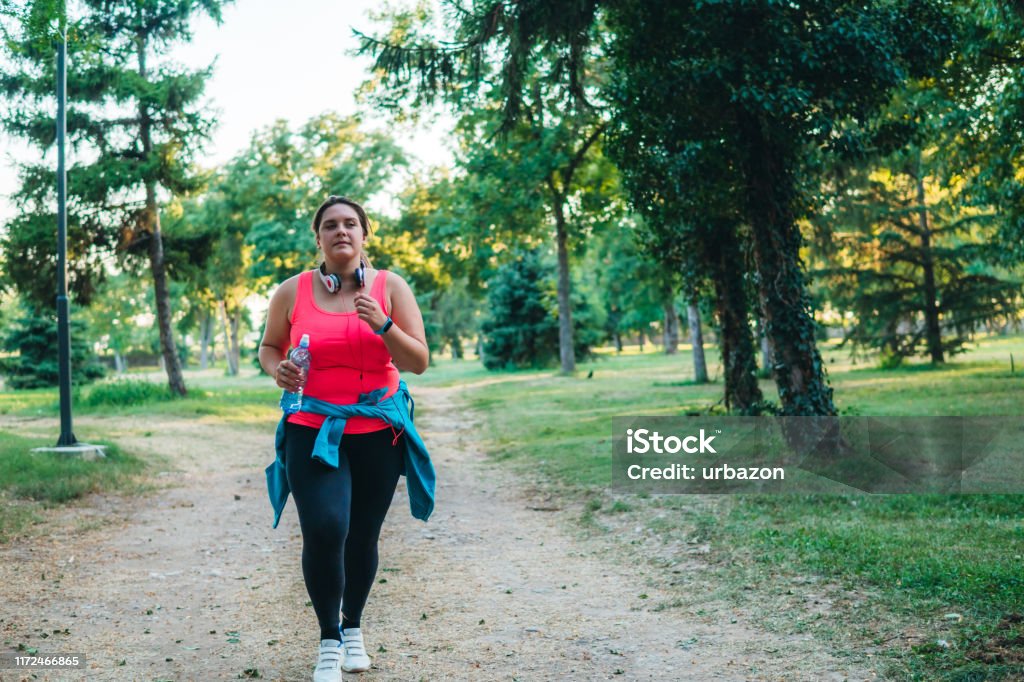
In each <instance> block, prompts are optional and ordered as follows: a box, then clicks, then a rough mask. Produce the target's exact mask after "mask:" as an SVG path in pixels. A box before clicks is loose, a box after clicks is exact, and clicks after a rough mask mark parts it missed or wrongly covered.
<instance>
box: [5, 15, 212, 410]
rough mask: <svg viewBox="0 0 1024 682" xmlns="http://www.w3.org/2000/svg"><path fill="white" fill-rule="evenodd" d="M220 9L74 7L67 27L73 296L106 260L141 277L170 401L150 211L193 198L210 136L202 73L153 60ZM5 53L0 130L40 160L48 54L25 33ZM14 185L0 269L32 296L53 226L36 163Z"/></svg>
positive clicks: (161, 268)
mask: <svg viewBox="0 0 1024 682" xmlns="http://www.w3.org/2000/svg"><path fill="white" fill-rule="evenodd" d="M224 4H226V3H225V1H222V0H137V1H135V2H131V3H123V2H115V1H114V0H83V1H82V2H81V3H78V4H77V5H76V8H80V10H81V12H82V15H81V16H80V17H77V18H74V19H73V20H72V21H70V22H69V31H68V33H69V36H70V44H69V68H68V80H67V84H68V104H69V116H68V140H69V142H70V144H71V145H72V149H73V156H72V158H73V159H74V163H73V164H72V165H71V166H70V168H69V173H68V177H69V182H68V190H69V191H68V229H69V263H72V264H75V265H73V266H72V271H73V272H72V278H71V285H72V291H73V292H75V293H77V294H78V299H77V300H79V302H87V297H88V295H89V294H91V292H92V291H93V290H94V289H95V286H96V281H97V280H98V279H100V278H101V277H102V267H101V265H100V261H101V260H102V256H103V254H104V253H109V252H111V251H113V252H115V253H117V254H118V255H119V256H120V258H121V261H122V265H124V266H125V267H130V268H136V269H141V268H142V267H146V268H148V270H149V274H150V276H151V277H152V280H153V286H154V291H155V293H156V320H157V325H158V327H159V330H160V351H161V354H162V356H163V358H164V363H165V367H166V371H167V378H168V383H169V385H170V388H171V390H172V391H174V392H175V393H177V394H179V395H184V394H185V392H186V389H185V382H184V379H183V377H182V373H181V363H180V360H179V357H178V353H177V350H176V348H175V341H174V335H173V329H172V325H171V305H170V295H169V283H168V276H167V267H166V262H165V255H164V242H163V235H162V232H161V229H160V212H159V208H160V204H161V202H162V201H163V200H164V199H165V197H166V194H167V193H170V194H171V195H178V194H185V193H188V192H190V191H193V190H195V189H197V188H198V186H199V182H198V180H197V177H196V176H195V174H194V173H193V172H192V157H193V155H194V154H195V152H196V151H197V149H198V146H199V145H200V144H201V143H202V142H203V141H204V140H206V139H207V138H208V136H209V131H210V128H211V126H212V120H211V119H210V118H209V117H208V116H207V115H206V113H205V112H203V111H202V110H201V109H200V106H199V101H200V98H201V97H202V95H203V89H204V87H205V84H206V81H207V80H208V79H209V77H210V75H211V73H212V67H206V68H203V69H199V70H188V69H185V68H182V67H180V66H177V65H174V64H173V63H171V62H169V61H166V60H161V58H162V57H165V56H166V55H167V54H168V52H169V50H170V49H171V47H172V45H173V44H174V43H176V42H179V41H183V40H185V41H187V40H189V39H190V38H191V22H192V21H193V20H194V19H195V18H197V17H198V16H199V15H200V14H205V15H208V16H210V17H211V18H212V19H214V20H215V21H220V16H221V8H222V6H223V5H224ZM62 9H63V8H59V7H55V8H54V11H58V12H59V11H62ZM9 47H10V48H11V50H10V66H9V67H8V68H7V69H6V70H5V71H4V72H2V73H0V91H2V92H3V93H4V95H5V96H6V98H7V100H8V103H9V106H8V107H7V108H6V110H5V113H4V114H3V117H2V122H3V125H4V127H5V128H6V129H7V130H8V132H10V133H12V134H15V135H18V136H21V137H24V138H26V139H27V140H28V141H30V142H31V143H33V144H34V145H36V146H37V147H38V148H39V149H40V150H41V151H43V152H45V151H46V150H47V149H49V148H50V147H51V146H52V145H53V143H54V137H55V136H54V126H53V122H52V116H51V113H50V100H51V99H52V97H53V90H54V88H53V83H54V62H53V58H52V50H51V48H50V46H49V45H47V44H46V43H45V41H42V42H41V41H39V40H38V36H36V35H32V34H29V33H28V32H25V33H24V34H23V35H22V36H20V38H19V39H18V40H12V41H10V42H9ZM21 174H22V188H21V191H20V192H19V194H18V196H17V197H16V201H17V203H18V207H19V209H20V211H19V214H20V215H21V216H22V217H21V218H19V219H17V220H16V221H15V224H13V225H9V226H8V233H7V236H6V238H5V240H4V244H3V250H4V252H5V254H6V256H5V260H6V261H7V262H6V263H5V266H6V267H7V268H9V269H10V272H11V278H12V279H13V281H14V282H15V284H16V285H17V286H19V287H22V286H27V288H28V290H27V291H26V293H28V294H29V295H38V294H39V293H40V292H39V291H37V290H36V289H35V288H33V287H32V285H31V282H32V281H33V280H34V279H36V278H35V277H33V276H31V275H32V273H36V272H39V271H41V270H46V269H50V268H52V267H53V258H54V257H53V255H52V253H51V250H50V249H48V248H46V247H45V245H46V244H48V243H49V241H50V232H51V231H52V227H51V226H52V225H53V224H54V223H53V215H52V208H51V206H52V205H53V203H54V201H53V195H54V190H53V187H54V184H55V183H54V173H53V171H52V170H51V169H50V168H49V167H47V166H46V165H44V164H42V163H37V164H29V165H26V166H24V167H23V168H22V173H21ZM19 268H20V269H19ZM47 298H49V296H48V297H47Z"/></svg>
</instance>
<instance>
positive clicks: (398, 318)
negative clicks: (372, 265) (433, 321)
mask: <svg viewBox="0 0 1024 682" xmlns="http://www.w3.org/2000/svg"><path fill="white" fill-rule="evenodd" d="M379 276H380V275H379V273H378V277H379ZM387 284H388V286H389V287H390V290H391V297H390V298H391V320H392V322H393V324H392V325H391V329H389V330H388V331H386V332H384V333H383V334H381V338H382V339H383V340H384V345H385V346H387V348H388V351H389V352H390V353H391V359H392V360H393V361H394V363H395V367H397V368H398V369H400V370H404V371H409V372H413V373H415V374H423V372H425V371H426V370H427V365H428V364H429V363H430V351H429V350H428V349H427V335H426V331H425V330H424V328H423V315H422V313H420V306H419V304H418V303H416V296H414V295H413V293H412V289H411V288H410V287H409V284H408V282H406V281H405V280H404V279H402V278H401V277H399V276H398V275H396V274H395V273H393V272H390V271H389V272H388V279H387ZM356 311H358V313H359V318H360V319H362V320H364V321H365V322H366V323H367V324H368V325H370V328H371V329H373V330H374V331H377V330H378V329H380V328H381V326H382V325H383V324H384V322H385V321H387V315H385V314H384V311H383V310H381V309H380V304H378V303H377V301H376V300H375V299H374V298H373V297H371V296H367V295H366V294H363V293H359V294H356Z"/></svg>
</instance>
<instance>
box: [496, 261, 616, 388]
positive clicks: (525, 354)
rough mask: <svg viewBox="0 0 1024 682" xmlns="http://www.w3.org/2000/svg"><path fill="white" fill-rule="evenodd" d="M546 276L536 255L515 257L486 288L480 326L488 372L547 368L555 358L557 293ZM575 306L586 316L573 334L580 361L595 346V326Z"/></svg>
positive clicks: (585, 307) (582, 306)
mask: <svg viewBox="0 0 1024 682" xmlns="http://www.w3.org/2000/svg"><path fill="white" fill-rule="evenodd" d="M549 273H550V270H549V269H547V268H546V267H545V265H544V262H543V259H542V257H541V255H540V252H539V251H538V250H536V249H534V250H531V251H525V252H519V253H517V255H516V258H514V259H512V260H511V261H509V262H508V263H506V264H505V265H503V266H502V267H500V268H498V270H497V272H496V273H495V276H494V278H493V279H492V280H491V281H490V282H489V286H488V292H487V315H486V316H485V318H484V320H483V322H482V323H481V333H482V334H483V337H484V341H483V356H484V357H483V362H484V366H485V367H487V368H488V369H510V368H514V367H545V366H547V365H548V364H550V363H551V362H552V361H553V360H555V359H556V358H558V357H559V353H558V343H559V335H558V317H557V304H555V302H554V296H553V294H554V291H553V290H554V289H555V287H554V286H552V282H551V278H550V274H549ZM574 304H575V305H576V306H577V307H578V308H579V309H581V310H582V311H583V312H584V314H582V315H578V316H577V317H576V319H575V324H576V329H575V330H574V331H575V332H576V333H575V334H574V338H575V339H576V342H577V345H576V347H575V348H574V352H575V353H576V358H577V359H582V358H583V357H585V356H586V355H588V354H589V352H590V346H591V345H592V344H593V343H595V342H596V341H597V340H598V337H597V335H596V334H595V330H596V328H597V326H598V324H597V320H596V319H594V317H593V316H592V315H590V314H588V313H589V312H590V306H588V305H586V304H585V302H584V301H583V300H580V299H577V301H574ZM588 331H589V333H588Z"/></svg>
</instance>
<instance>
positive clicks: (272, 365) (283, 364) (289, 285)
mask: <svg viewBox="0 0 1024 682" xmlns="http://www.w3.org/2000/svg"><path fill="white" fill-rule="evenodd" d="M295 293H296V281H295V278H291V279H288V280H285V281H284V282H283V283H282V284H281V286H279V287H278V288H277V291H275V292H274V295H273V296H271V297H270V307H269V308H268V309H267V327H266V329H264V330H263V340H262V341H260V352H259V358H260V366H261V367H262V368H263V371H264V372H266V373H267V374H269V375H270V376H272V377H274V381H275V382H276V383H277V385H278V386H280V387H281V388H283V389H285V390H286V391H291V392H293V393H294V392H295V391H297V390H299V386H301V385H302V383H303V381H302V375H301V372H300V371H299V368H298V367H296V366H295V364H294V363H292V362H291V361H290V360H288V359H287V353H288V348H289V346H291V339H290V334H291V327H292V325H291V322H289V320H288V318H289V316H290V313H291V307H292V305H293V304H294V302H295Z"/></svg>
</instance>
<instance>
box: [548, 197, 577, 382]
mask: <svg viewBox="0 0 1024 682" xmlns="http://www.w3.org/2000/svg"><path fill="white" fill-rule="evenodd" d="M552 194H553V195H554V197H553V198H554V201H553V206H552V208H554V213H555V231H556V238H557V242H558V355H559V357H560V358H561V360H562V373H564V374H570V373H572V372H573V371H575V370H576V351H575V349H574V347H573V339H572V305H571V303H570V301H571V296H570V294H571V291H570V283H569V248H568V245H567V243H566V242H567V241H568V238H569V236H568V231H567V228H566V223H565V211H564V209H565V206H564V204H565V197H564V196H563V195H562V194H561V193H558V192H553V193H552Z"/></svg>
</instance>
